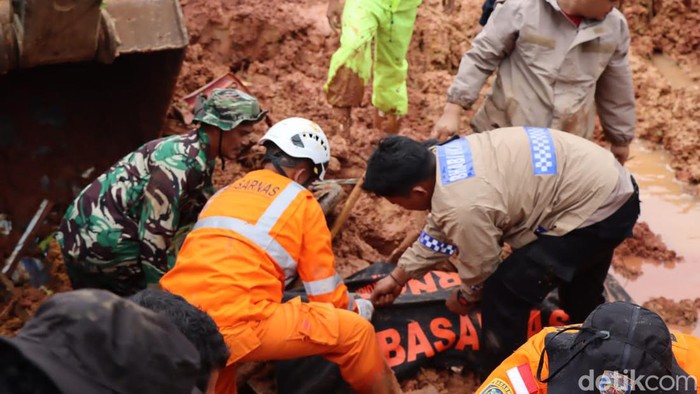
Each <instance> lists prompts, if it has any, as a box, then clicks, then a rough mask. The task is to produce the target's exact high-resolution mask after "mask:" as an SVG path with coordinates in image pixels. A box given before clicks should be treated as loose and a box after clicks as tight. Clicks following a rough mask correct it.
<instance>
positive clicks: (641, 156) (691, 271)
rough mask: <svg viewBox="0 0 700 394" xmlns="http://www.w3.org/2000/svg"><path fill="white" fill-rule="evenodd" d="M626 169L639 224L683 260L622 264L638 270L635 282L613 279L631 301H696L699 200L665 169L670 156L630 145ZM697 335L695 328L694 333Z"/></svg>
mask: <svg viewBox="0 0 700 394" xmlns="http://www.w3.org/2000/svg"><path fill="white" fill-rule="evenodd" d="M630 157H631V159H630V160H629V161H628V162H627V164H626V167H627V168H628V169H629V170H630V171H631V172H632V174H633V175H634V177H635V179H636V180H637V183H638V184H639V187H640V198H641V200H642V212H641V216H640V220H641V221H644V222H646V223H647V224H648V225H649V228H651V230H652V231H653V232H654V233H656V234H658V235H660V236H661V238H662V239H663V241H664V243H665V244H666V246H668V248H669V249H671V250H674V251H675V252H676V253H677V254H678V255H679V256H681V257H682V258H683V260H682V261H680V262H664V263H658V262H654V261H651V260H649V261H647V260H645V259H643V258H639V257H630V258H626V259H625V263H626V264H629V265H632V266H641V268H642V272H643V273H642V275H641V276H639V277H638V278H637V279H635V280H630V279H625V278H622V277H621V276H620V275H615V276H616V278H617V279H618V280H619V281H620V283H621V284H622V285H623V286H624V288H625V289H626V290H627V292H628V293H629V294H630V295H631V296H632V298H633V299H634V300H635V302H637V303H639V304H642V303H644V302H646V301H648V300H649V299H651V298H655V297H666V298H670V299H673V300H675V301H679V300H681V299H684V298H690V299H695V298H698V297H700V200H699V199H698V198H696V197H693V196H691V195H690V194H688V193H686V192H685V190H684V185H683V184H682V183H681V182H679V181H677V180H676V179H675V177H674V173H673V171H672V170H671V168H670V166H669V164H668V163H669V162H670V156H669V154H668V153H667V152H665V151H663V150H652V149H650V148H648V147H647V146H646V145H644V143H642V142H634V143H633V144H632V146H631V151H630ZM694 332H695V334H696V335H698V334H700V327H696V328H695V329H694Z"/></svg>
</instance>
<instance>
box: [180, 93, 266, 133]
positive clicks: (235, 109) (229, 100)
mask: <svg viewBox="0 0 700 394" xmlns="http://www.w3.org/2000/svg"><path fill="white" fill-rule="evenodd" d="M266 114H267V111H261V110H260V104H259V103H258V100H257V99H256V98H255V97H253V96H251V95H249V94H246V93H244V92H241V91H240V90H236V89H214V90H213V91H212V92H211V94H210V95H209V98H207V99H206V100H204V102H203V103H202V104H201V105H195V110H194V120H195V121H198V122H202V123H206V124H209V125H212V126H216V127H218V128H220V129H221V130H225V131H226V130H231V129H233V128H235V127H236V126H238V125H239V124H241V123H242V122H246V121H247V122H253V123H257V122H259V121H261V120H262V119H263V118H264V117H265V115H266Z"/></svg>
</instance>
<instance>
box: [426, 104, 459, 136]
mask: <svg viewBox="0 0 700 394" xmlns="http://www.w3.org/2000/svg"><path fill="white" fill-rule="evenodd" d="M461 112H462V107H460V106H459V105H458V104H452V103H447V104H446V105H445V110H444V111H443V113H442V116H441V117H440V119H438V121H437V122H435V126H433V130H432V132H431V133H430V138H438V139H440V138H442V137H447V136H451V135H454V134H456V133H457V130H458V129H459V116H460V114H461Z"/></svg>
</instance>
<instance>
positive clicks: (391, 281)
mask: <svg viewBox="0 0 700 394" xmlns="http://www.w3.org/2000/svg"><path fill="white" fill-rule="evenodd" d="M407 281H408V277H407V275H406V273H405V272H404V270H403V269H401V268H396V269H394V270H393V271H392V272H391V273H390V274H389V275H388V276H387V277H385V278H383V279H381V280H380V281H379V282H377V285H376V286H375V287H374V290H372V296H371V298H370V299H371V300H372V303H373V304H374V305H375V306H385V305H390V304H392V303H393V302H394V300H396V298H397V297H398V296H399V294H401V289H403V286H404V285H405V284H406V282H407Z"/></svg>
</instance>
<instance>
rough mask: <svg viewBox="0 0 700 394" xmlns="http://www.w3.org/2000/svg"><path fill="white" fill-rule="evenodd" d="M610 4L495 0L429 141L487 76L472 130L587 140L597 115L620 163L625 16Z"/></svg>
mask: <svg viewBox="0 0 700 394" xmlns="http://www.w3.org/2000/svg"><path fill="white" fill-rule="evenodd" d="M614 3H615V2H613V1H610V0H507V1H505V0H498V1H497V2H496V7H495V9H494V11H493V14H492V15H491V17H490V18H489V21H488V23H487V24H486V26H484V29H483V30H482V31H481V33H479V34H478V35H477V36H476V38H475V39H474V40H473V42H472V47H471V49H470V50H469V51H467V52H466V53H465V54H464V57H463V58H462V61H461V63H460V66H459V71H458V72H457V77H456V78H455V80H454V82H453V84H452V86H451V87H450V89H449V91H448V94H447V104H446V105H445V109H444V113H443V115H442V117H441V118H440V119H439V120H438V121H437V123H436V124H435V128H434V136H437V135H443V136H444V135H445V134H454V133H455V132H457V131H458V129H459V118H460V113H461V111H462V108H465V109H467V108H470V107H471V106H472V104H473V103H474V102H475V101H476V100H477V99H478V97H479V91H480V90H481V88H482V87H483V85H484V83H485V82H486V80H487V79H488V77H489V76H490V75H491V74H492V73H493V72H494V70H498V71H497V73H496V80H495V82H494V84H493V87H492V88H491V91H490V92H489V93H488V94H487V95H486V97H485V100H484V104H483V105H482V106H481V108H480V109H479V111H478V112H477V113H476V115H475V116H474V118H473V119H472V122H471V126H472V129H473V130H474V131H475V132H482V131H486V130H492V129H496V128H500V127H510V126H537V127H551V128H555V129H559V130H564V131H568V132H570V133H572V134H576V135H578V136H581V137H584V138H587V139H592V138H593V128H594V126H595V115H596V110H597V113H598V116H599V118H600V123H601V125H602V126H603V131H604V134H605V138H606V140H607V141H608V142H610V143H611V145H612V146H611V151H612V152H613V154H614V155H615V156H616V157H617V158H618V160H619V161H620V162H621V163H624V161H625V160H626V159H627V157H628V155H629V148H628V145H629V143H630V141H631V140H632V138H633V137H634V129H635V122H636V119H635V103H634V91H633V85H632V73H631V71H630V67H629V64H628V59H627V52H628V50H629V43H630V36H629V30H628V28H627V22H626V21H625V17H624V15H622V13H621V12H620V11H618V10H617V9H615V8H613V5H614Z"/></svg>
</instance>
